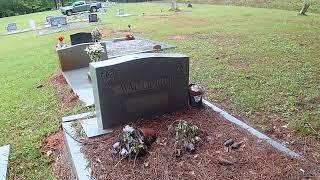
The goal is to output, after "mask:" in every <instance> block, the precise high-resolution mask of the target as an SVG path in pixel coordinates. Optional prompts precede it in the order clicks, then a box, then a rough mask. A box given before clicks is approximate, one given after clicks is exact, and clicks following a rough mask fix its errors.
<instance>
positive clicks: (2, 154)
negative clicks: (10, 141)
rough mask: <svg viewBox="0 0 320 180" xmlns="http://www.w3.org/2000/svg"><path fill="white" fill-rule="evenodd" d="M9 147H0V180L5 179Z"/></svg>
mask: <svg viewBox="0 0 320 180" xmlns="http://www.w3.org/2000/svg"><path fill="white" fill-rule="evenodd" d="M9 153H10V145H6V146H2V147H0V179H3V180H5V179H7V172H8V163H9Z"/></svg>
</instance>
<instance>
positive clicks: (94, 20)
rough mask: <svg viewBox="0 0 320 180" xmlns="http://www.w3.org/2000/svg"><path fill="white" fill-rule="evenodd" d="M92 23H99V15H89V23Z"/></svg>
mask: <svg viewBox="0 0 320 180" xmlns="http://www.w3.org/2000/svg"><path fill="white" fill-rule="evenodd" d="M91 22H98V15H97V14H89V23H91Z"/></svg>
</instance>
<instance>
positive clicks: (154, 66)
mask: <svg viewBox="0 0 320 180" xmlns="http://www.w3.org/2000/svg"><path fill="white" fill-rule="evenodd" d="M89 68H90V74H91V78H92V87H93V94H94V100H95V107H96V112H97V121H98V126H99V127H100V128H102V129H109V128H112V127H115V126H117V125H121V124H125V123H128V122H130V121H134V120H137V119H139V118H146V117H152V116H155V115H161V114H163V113H167V112H173V111H176V110H178V109H183V108H186V107H188V84H189V57H187V56H184V55H181V54H158V53H144V54H135V55H128V56H122V57H118V58H114V59H110V60H107V61H100V62H94V63H90V67H89Z"/></svg>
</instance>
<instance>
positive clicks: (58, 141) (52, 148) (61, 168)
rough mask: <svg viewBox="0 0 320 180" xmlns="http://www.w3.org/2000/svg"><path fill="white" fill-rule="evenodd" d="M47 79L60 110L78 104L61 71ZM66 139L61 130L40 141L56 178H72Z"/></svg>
mask: <svg viewBox="0 0 320 180" xmlns="http://www.w3.org/2000/svg"><path fill="white" fill-rule="evenodd" d="M49 81H50V82H51V83H52V85H53V86H54V87H55V89H56V94H57V97H58V100H59V106H60V108H61V111H62V112H66V111H69V110H71V109H73V108H74V107H75V106H77V105H78V104H80V101H79V98H78V96H76V95H75V94H74V93H73V92H72V90H70V88H69V86H68V84H67V82H66V80H65V78H64V77H63V75H62V73H59V74H56V75H53V76H52V77H50V79H49ZM65 143H66V140H65V137H64V134H63V130H62V129H60V130H59V131H58V132H56V133H53V134H51V135H49V136H48V137H46V138H45V139H44V141H43V142H42V152H43V154H46V155H47V156H49V157H50V159H51V160H52V170H53V173H54V175H55V176H56V177H57V178H58V179H64V180H69V179H70V180H71V179H74V177H73V174H72V173H71V167H72V165H71V164H70V163H71V162H68V158H66V156H67V154H66V153H67V149H66V144H65Z"/></svg>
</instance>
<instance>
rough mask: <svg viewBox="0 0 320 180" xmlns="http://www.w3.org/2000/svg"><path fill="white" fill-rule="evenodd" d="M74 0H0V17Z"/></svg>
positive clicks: (55, 6)
mask: <svg viewBox="0 0 320 180" xmlns="http://www.w3.org/2000/svg"><path fill="white" fill-rule="evenodd" d="M73 1H75V0H0V18H1V17H8V16H15V15H22V14H30V13H35V12H40V11H48V10H51V9H55V8H57V7H59V6H64V5H67V4H69V3H71V2H73Z"/></svg>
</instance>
